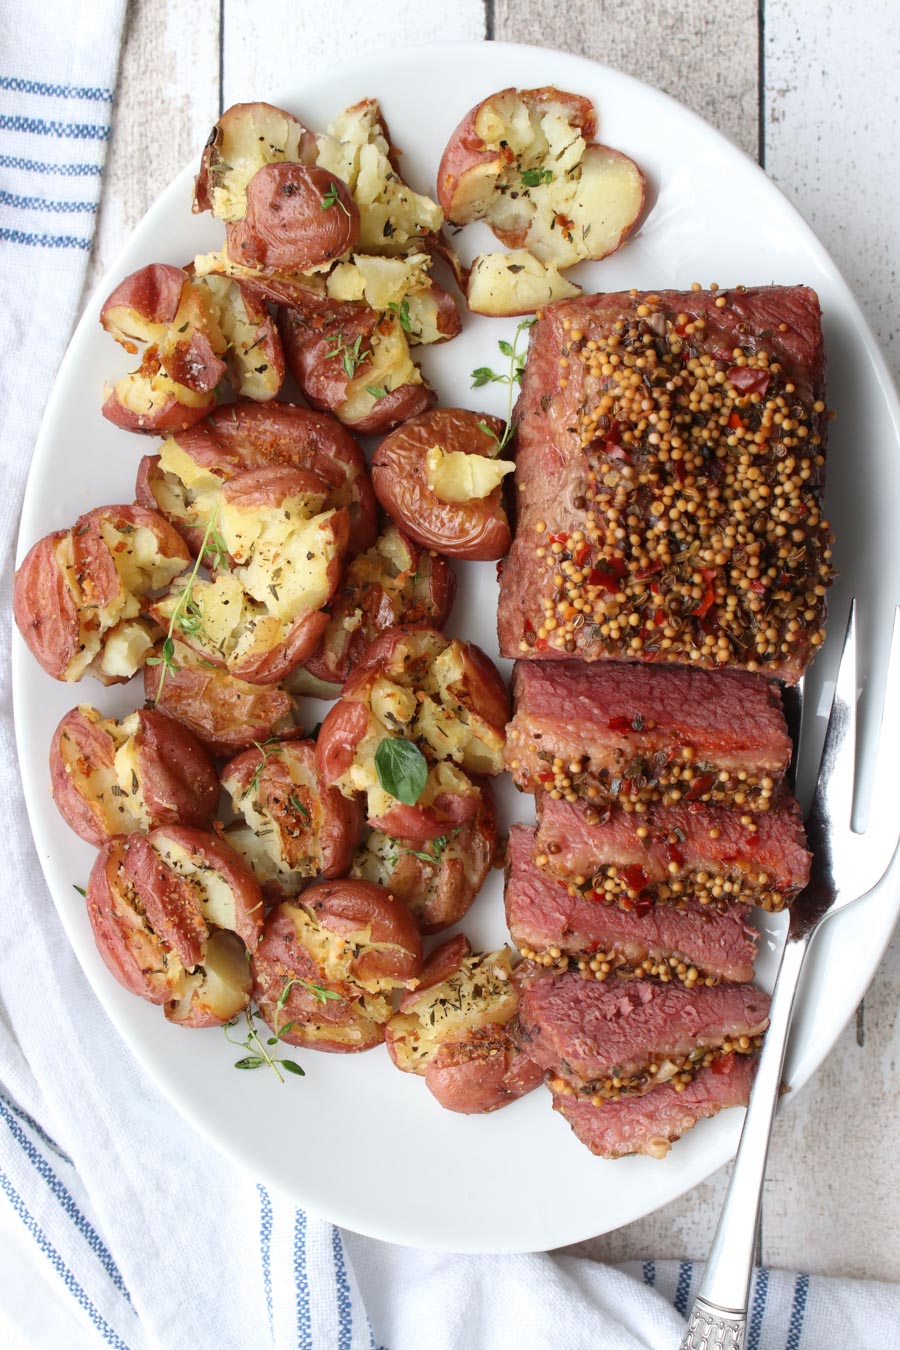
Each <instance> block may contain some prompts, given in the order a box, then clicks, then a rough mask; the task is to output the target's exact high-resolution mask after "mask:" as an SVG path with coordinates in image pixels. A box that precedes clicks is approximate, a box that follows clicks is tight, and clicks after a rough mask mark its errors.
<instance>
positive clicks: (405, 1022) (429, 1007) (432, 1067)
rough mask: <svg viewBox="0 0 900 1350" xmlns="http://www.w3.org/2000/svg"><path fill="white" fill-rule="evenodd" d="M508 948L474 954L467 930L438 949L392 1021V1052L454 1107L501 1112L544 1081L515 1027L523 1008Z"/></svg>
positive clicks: (445, 1104) (389, 1038)
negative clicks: (522, 1047)
mask: <svg viewBox="0 0 900 1350" xmlns="http://www.w3.org/2000/svg"><path fill="white" fill-rule="evenodd" d="M511 976H512V966H511V962H510V952H509V948H508V947H501V949H500V950H499V951H496V952H486V953H485V952H473V951H472V949H471V947H470V946H469V943H468V940H467V939H466V938H465V937H464V936H463V935H462V934H460V935H459V936H458V937H455V938H451V939H450V940H449V942H445V943H444V944H443V946H441V947H438V948H437V949H436V950H435V951H433V952H432V953H431V955H430V956H429V957H428V960H427V961H426V962H425V964H424V966H423V967H422V974H421V977H420V980H419V984H418V987H417V988H416V989H415V990H413V991H412V992H410V993H406V994H404V995H403V997H402V998H401V1000H400V1007H399V1010H398V1012H397V1013H395V1015H394V1016H393V1017H392V1018H391V1020H390V1022H389V1023H388V1025H387V1030H386V1033H385V1040H386V1042H387V1048H388V1054H389V1055H390V1057H391V1059H392V1060H393V1062H394V1064H396V1066H397V1068H398V1069H402V1070H403V1072H404V1073H417V1074H421V1075H423V1076H424V1078H425V1086H426V1087H427V1088H428V1090H429V1092H431V1093H432V1095H433V1096H434V1097H436V1098H437V1100H438V1102H440V1104H441V1106H443V1107H445V1108H446V1109H447V1110H448V1111H459V1112H462V1113H464V1114H466V1115H475V1114H483V1113H485V1112H487V1111H496V1110H498V1109H499V1108H500V1107H501V1106H508V1105H509V1103H510V1102H513V1101H515V1100H516V1098H518V1097H521V1096H523V1095H524V1093H526V1092H530V1091H531V1089H532V1088H534V1087H537V1085H538V1083H540V1081H541V1076H542V1075H541V1070H540V1069H539V1068H538V1067H537V1065H536V1064H534V1063H533V1062H532V1061H531V1060H529V1059H528V1058H527V1056H525V1055H524V1054H523V1053H522V1052H521V1051H520V1050H519V1049H517V1047H516V1046H515V1044H514V1042H513V1039H512V1036H511V1035H510V1030H509V1026H510V1023H511V1022H512V1019H513V1018H514V1017H515V1015H516V1011H517V1009H518V1006H519V999H518V994H517V992H516V988H515V985H514V984H513V982H512V979H511Z"/></svg>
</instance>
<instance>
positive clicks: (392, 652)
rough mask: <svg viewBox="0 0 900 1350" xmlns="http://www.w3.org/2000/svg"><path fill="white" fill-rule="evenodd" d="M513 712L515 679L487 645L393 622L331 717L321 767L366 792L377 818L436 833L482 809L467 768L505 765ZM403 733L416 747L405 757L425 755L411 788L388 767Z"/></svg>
mask: <svg viewBox="0 0 900 1350" xmlns="http://www.w3.org/2000/svg"><path fill="white" fill-rule="evenodd" d="M508 717H509V698H508V695H507V692H506V686H505V685H504V683H503V680H502V679H501V677H500V675H499V673H498V671H497V670H496V668H495V667H494V666H493V665H492V664H491V662H490V661H489V660H488V658H487V657H486V656H485V654H484V652H482V651H481V650H480V649H479V648H478V647H475V646H473V645H472V644H471V643H468V642H461V641H460V640H459V639H458V638H453V639H450V638H446V637H444V636H443V635H442V634H441V633H438V632H437V631H436V630H435V629H433V628H425V627H422V628H416V627H406V628H390V629H388V630H387V631H386V632H384V633H382V634H381V635H380V636H379V637H377V638H376V639H375V641H374V642H373V643H372V644H371V646H370V647H369V649H368V651H367V652H366V654H365V656H364V657H363V659H362V660H361V661H360V663H359V665H358V667H357V668H356V670H355V671H354V672H353V674H352V675H351V676H350V678H349V680H348V681H347V682H346V684H345V685H344V691H343V694H342V696H341V698H340V700H339V702H338V703H336V704H335V706H334V707H333V708H332V709H331V711H330V712H329V713H328V715H327V716H326V718H325V720H324V722H323V723H322V728H321V730H320V732H319V737H318V742H317V746H316V750H317V758H318V764H319V770H320V772H321V774H322V778H323V780H324V782H326V783H328V784H329V785H331V786H334V787H338V788H340V790H341V791H342V792H344V793H345V794H347V795H348V796H353V795H355V794H356V793H358V792H364V793H365V794H366V800H367V811H366V814H367V818H368V822H369V824H370V825H372V826H373V827H375V828H378V829H381V830H384V831H385V832H386V833H388V834H392V835H395V836H396V837H397V838H401V839H416V840H426V841H427V840H428V839H434V838H436V837H437V836H438V835H441V834H446V833H447V832H448V827H449V828H451V829H452V828H453V827H454V826H456V825H459V824H461V823H462V821H463V820H466V819H469V818H470V817H471V816H474V815H475V814H477V811H478V809H479V804H480V796H479V793H478V789H477V788H476V787H475V785H474V784H473V783H472V782H471V781H470V780H469V778H468V776H467V775H468V774H469V773H475V774H496V773H499V772H500V771H501V770H502V768H503V745H504V740H505V730H506V723H507V721H508ZM398 740H399V741H401V742H405V743H406V746H407V747H408V749H405V750H403V752H402V754H403V757H404V758H411V759H413V760H415V761H416V764H415V765H414V766H413V767H414V770H415V774H416V775H417V776H418V777H419V779H420V783H419V784H418V787H419V790H418V794H417V795H414V796H412V797H409V796H408V795H407V793H406V791H405V790H404V791H403V792H402V793H401V792H400V791H399V790H395V791H391V790H390V788H389V787H387V786H385V782H386V781H387V780H386V777H385V775H384V773H383V771H380V770H379V761H380V760H382V759H383V757H385V755H386V754H387V757H388V758H390V757H391V756H392V753H393V752H392V751H391V750H390V749H388V750H387V751H386V750H385V749H382V746H383V743H385V742H392V741H398ZM399 753H400V752H399V751H398V754H399ZM393 786H394V788H395V789H397V784H396V783H395V784H394V785H393Z"/></svg>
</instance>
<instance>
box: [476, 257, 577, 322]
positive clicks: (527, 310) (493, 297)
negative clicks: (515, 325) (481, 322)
mask: <svg viewBox="0 0 900 1350" xmlns="http://www.w3.org/2000/svg"><path fill="white" fill-rule="evenodd" d="M465 291H466V304H467V305H468V306H469V309H470V310H471V311H472V313H473V314H487V315H489V316H494V317H504V316H507V315H512V316H515V315H519V314H534V313H535V311H536V310H538V309H542V308H543V307H544V306H545V305H550V304H552V303H553V302H554V300H569V299H571V298H572V296H575V295H580V294H581V287H580V286H576V285H575V283H574V282H572V281H569V280H568V279H567V278H566V277H564V276H563V275H562V273H561V272H560V271H559V269H558V268H557V267H556V265H555V264H554V263H547V264H544V263H542V262H538V260H537V258H536V257H535V256H534V254H533V253H529V252H528V249H527V248H516V249H513V250H512V252H510V253H479V255H478V257H477V258H475V259H474V261H473V263H472V266H471V267H470V268H469V271H468V276H467V279H466V286H465Z"/></svg>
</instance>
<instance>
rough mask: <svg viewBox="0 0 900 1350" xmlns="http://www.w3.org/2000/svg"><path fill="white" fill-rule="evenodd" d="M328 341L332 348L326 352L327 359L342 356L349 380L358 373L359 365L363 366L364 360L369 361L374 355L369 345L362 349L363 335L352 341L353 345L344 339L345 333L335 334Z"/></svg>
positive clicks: (342, 363) (342, 362) (345, 372)
mask: <svg viewBox="0 0 900 1350" xmlns="http://www.w3.org/2000/svg"><path fill="white" fill-rule="evenodd" d="M328 341H329V342H330V343H331V344H332V345H331V348H330V350H329V351H327V352H326V353H325V359H326V360H331V358H332V357H337V356H339V357H340V358H341V365H342V366H343V368H344V374H345V375H346V376H347V379H348V380H352V379H353V376H354V375H355V374H356V370H357V367H358V366H361V365H362V364H363V362H364V361H367V360H368V359H369V357H370V356H371V355H372V349H371V348H370V347H367V348H366V350H365V351H362V350H361V348H362V337H361V336H360V337H358V338H357V339H356V341H355V342H354V343H352V345H348V344H347V343H346V342H345V341H344V334H343V333H337V334H335V336H334V337H332V338H329V339H328Z"/></svg>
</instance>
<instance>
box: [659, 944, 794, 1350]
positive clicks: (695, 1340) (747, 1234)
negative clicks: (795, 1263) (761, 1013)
mask: <svg viewBox="0 0 900 1350" xmlns="http://www.w3.org/2000/svg"><path fill="white" fill-rule="evenodd" d="M810 936H811V934H804V935H803V936H800V937H796V938H793V939H789V940H788V941H787V942H786V943H785V947H784V951H783V953H782V957H781V962H780V965H779V968H778V972H777V975H776V978H775V990H774V993H773V995H772V1007H771V1009H770V1012H769V1029H768V1031H767V1032H766V1035H765V1040H764V1041H763V1047H762V1052H761V1054H760V1057H759V1068H758V1069H757V1072H756V1078H755V1079H754V1082H753V1090H752V1092H751V1093H750V1104H749V1106H748V1107H747V1115H746V1118H745V1120H744V1128H743V1130H742V1131H741V1141H740V1143H739V1144H738V1150H737V1155H736V1157H735V1160H734V1168H733V1170H732V1173H731V1180H730V1182H729V1183H728V1191H727V1193H726V1195H725V1203H724V1204H723V1206H722V1213H721V1214H720V1215H719V1223H718V1227H717V1228H716V1234H715V1237H714V1238H713V1241H712V1246H711V1247H710V1251H709V1260H708V1261H707V1263H706V1269H705V1271H704V1272H703V1279H702V1280H701V1282H700V1289H699V1291H698V1293H697V1297H696V1299H695V1301H694V1306H693V1308H692V1309H691V1315H690V1319H689V1323H688V1329H687V1331H686V1332H685V1335H684V1339H683V1340H682V1342H681V1350H720V1348H721V1350H741V1346H743V1344H744V1331H745V1329H746V1325H747V1299H748V1297H749V1293H750V1275H751V1272H752V1270H753V1257H754V1253H755V1250H756V1232H757V1229H758V1227H759V1209H760V1202H761V1199H762V1186H763V1179H764V1177H765V1174H766V1158H767V1157H768V1153H769V1139H770V1137H771V1134H772V1121H773V1119H774V1116H775V1107H776V1105H777V1104H778V1094H779V1090H780V1087H781V1070H782V1066H783V1064H784V1052H785V1047H786V1045H787V1038H788V1031H789V1030H790V1025H791V1011H792V1009H793V1006H794V997H795V995H796V993H797V985H798V984H799V981H800V971H801V970H802V968H803V959H804V957H805V956H806V952H807V948H808V946H809V938H810Z"/></svg>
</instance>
